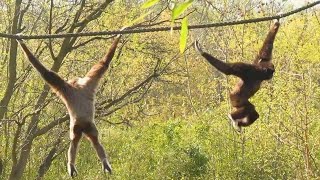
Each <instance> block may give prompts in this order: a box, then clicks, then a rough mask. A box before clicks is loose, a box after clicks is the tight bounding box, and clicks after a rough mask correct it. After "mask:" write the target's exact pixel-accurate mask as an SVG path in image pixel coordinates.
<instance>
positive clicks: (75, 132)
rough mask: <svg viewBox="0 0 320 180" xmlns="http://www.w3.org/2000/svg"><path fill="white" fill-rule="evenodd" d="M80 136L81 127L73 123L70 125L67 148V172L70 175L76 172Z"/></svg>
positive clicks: (74, 174)
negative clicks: (69, 140)
mask: <svg viewBox="0 0 320 180" xmlns="http://www.w3.org/2000/svg"><path fill="white" fill-rule="evenodd" d="M81 137H82V132H81V128H80V127H79V126H77V125H74V126H73V127H70V139H71V142H70V146H69V150H68V164H67V168H68V173H69V175H70V176H71V177H75V176H76V175H77V174H78V172H77V170H76V167H75V162H76V155H77V150H78V145H79V142H80V139H81Z"/></svg>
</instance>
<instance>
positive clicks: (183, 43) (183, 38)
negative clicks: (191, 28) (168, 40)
mask: <svg viewBox="0 0 320 180" xmlns="http://www.w3.org/2000/svg"><path fill="white" fill-rule="evenodd" d="M187 39H188V19H187V17H185V18H183V20H182V24H181V34H180V53H181V54H182V53H184V51H185V49H186V47H187Z"/></svg>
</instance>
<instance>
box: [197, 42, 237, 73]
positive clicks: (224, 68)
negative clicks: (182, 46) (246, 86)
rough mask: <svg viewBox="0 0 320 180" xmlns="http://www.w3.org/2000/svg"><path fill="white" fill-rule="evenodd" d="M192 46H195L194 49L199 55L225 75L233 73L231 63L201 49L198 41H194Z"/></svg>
mask: <svg viewBox="0 0 320 180" xmlns="http://www.w3.org/2000/svg"><path fill="white" fill-rule="evenodd" d="M194 46H195V49H196V50H197V51H198V52H199V53H200V54H201V56H202V57H204V58H205V59H206V60H207V61H208V62H209V63H210V64H211V65H212V66H214V67H215V68H216V69H218V70H219V71H220V72H222V73H224V74H226V75H231V74H233V75H235V74H234V70H233V66H232V64H230V63H225V62H223V61H221V60H219V59H217V58H215V57H213V56H212V55H210V54H209V53H206V52H204V51H203V50H202V49H201V47H200V44H199V42H198V41H195V43H194Z"/></svg>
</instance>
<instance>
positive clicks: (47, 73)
mask: <svg viewBox="0 0 320 180" xmlns="http://www.w3.org/2000/svg"><path fill="white" fill-rule="evenodd" d="M17 41H18V43H19V44H20V46H21V48H22V50H23V52H24V53H25V55H26V56H27V58H28V60H29V61H30V63H31V64H32V66H33V67H34V68H35V69H36V70H37V71H38V72H39V73H40V75H41V77H42V78H43V79H44V80H45V81H46V82H47V83H48V84H49V85H50V86H51V87H52V88H53V89H56V90H60V89H62V88H64V87H65V85H66V82H65V81H64V80H63V79H62V78H61V77H60V76H59V75H58V74H57V73H55V72H53V71H51V70H49V69H47V68H46V67H45V66H43V65H42V64H41V63H40V61H39V60H38V59H37V58H36V57H35V56H34V55H33V54H32V52H31V51H30V50H29V49H28V47H27V46H26V44H25V43H24V42H23V40H21V39H18V40H17Z"/></svg>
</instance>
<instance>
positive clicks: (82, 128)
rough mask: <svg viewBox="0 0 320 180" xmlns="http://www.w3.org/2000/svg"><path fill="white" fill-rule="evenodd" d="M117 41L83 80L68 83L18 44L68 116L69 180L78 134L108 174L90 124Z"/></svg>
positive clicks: (75, 173)
mask: <svg viewBox="0 0 320 180" xmlns="http://www.w3.org/2000/svg"><path fill="white" fill-rule="evenodd" d="M119 39H120V36H118V37H117V38H116V39H115V40H114V42H113V44H112V46H111V47H110V49H109V52H108V53H107V54H106V55H105V57H104V58H103V59H102V60H101V61H99V62H98V63H97V64H96V65H94V66H93V67H92V68H91V70H90V71H89V72H88V73H87V74H86V76H85V77H84V78H75V79H73V80H70V81H68V82H67V81H65V80H63V79H62V78H61V77H60V76H59V75H58V74H57V73H55V72H53V71H51V70H49V69H47V68H46V67H44V66H43V65H42V64H41V63H40V61H39V60H38V59H37V58H36V57H35V56H34V55H33V54H32V52H31V51H30V50H29V49H28V48H27V46H26V44H25V43H24V42H23V41H22V40H18V42H19V44H20V46H21V48H22V49H23V51H24V52H25V54H26V56H27V57H28V60H29V61H30V63H31V64H32V65H33V67H34V68H35V69H36V70H37V71H38V72H39V73H40V75H41V77H42V78H43V79H44V80H45V81H46V82H47V83H48V84H49V85H50V87H51V88H52V89H53V90H54V92H55V93H56V94H57V95H58V96H59V97H60V98H61V99H62V101H63V102H64V104H65V105H66V107H67V110H68V112H69V115H70V139H71V143H70V147H69V150H68V172H69V174H70V176H72V177H74V176H76V175H77V170H76V168H75V160H76V154H77V149H78V144H79V141H80V139H81V137H82V134H85V135H86V136H87V138H88V139H89V140H90V141H91V143H92V145H93V147H94V148H95V150H96V152H97V155H98V157H99V158H100V160H101V162H102V167H103V170H104V171H108V172H110V173H111V166H110V164H109V161H108V159H107V156H106V153H105V150H104V148H103V147H102V145H101V144H100V142H99V140H98V130H97V128H96V125H95V123H94V112H95V109H94V101H95V100H94V99H95V91H96V88H97V86H98V83H99V80H100V79H101V77H102V76H103V74H104V73H105V72H106V70H107V69H108V67H109V64H110V62H111V60H112V58H113V56H114V53H115V51H116V48H117V44H118V42H119Z"/></svg>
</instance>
